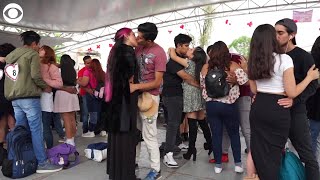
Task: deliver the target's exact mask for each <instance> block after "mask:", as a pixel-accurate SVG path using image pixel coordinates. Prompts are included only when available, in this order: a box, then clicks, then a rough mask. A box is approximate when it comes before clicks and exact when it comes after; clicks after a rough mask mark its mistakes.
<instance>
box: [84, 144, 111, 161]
mask: <svg viewBox="0 0 320 180" xmlns="http://www.w3.org/2000/svg"><path fill="white" fill-rule="evenodd" d="M107 147H108V144H107V143H104V142H99V143H93V144H89V145H88V146H87V148H86V149H85V150H84V153H85V156H86V157H87V158H88V159H92V160H94V161H97V162H101V161H103V160H104V159H106V158H107Z"/></svg>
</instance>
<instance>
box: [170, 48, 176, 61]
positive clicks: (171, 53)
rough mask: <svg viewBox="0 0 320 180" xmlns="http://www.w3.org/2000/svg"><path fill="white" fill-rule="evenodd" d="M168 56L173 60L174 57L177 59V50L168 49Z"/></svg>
mask: <svg viewBox="0 0 320 180" xmlns="http://www.w3.org/2000/svg"><path fill="white" fill-rule="evenodd" d="M168 54H169V56H170V57H171V58H174V57H176V56H177V54H176V48H172V47H171V48H169V49H168Z"/></svg>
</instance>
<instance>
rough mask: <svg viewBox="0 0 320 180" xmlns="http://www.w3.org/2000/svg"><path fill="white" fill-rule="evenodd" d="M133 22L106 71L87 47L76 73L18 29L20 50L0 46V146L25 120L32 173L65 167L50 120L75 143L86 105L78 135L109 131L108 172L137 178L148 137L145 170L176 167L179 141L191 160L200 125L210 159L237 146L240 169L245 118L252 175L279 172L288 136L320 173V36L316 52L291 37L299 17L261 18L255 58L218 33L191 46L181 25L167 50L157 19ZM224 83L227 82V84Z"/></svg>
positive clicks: (310, 172) (309, 167)
mask: <svg viewBox="0 0 320 180" xmlns="http://www.w3.org/2000/svg"><path fill="white" fill-rule="evenodd" d="M137 29H138V32H137V33H134V32H133V31H132V29H129V28H121V29H119V30H118V31H117V32H116V34H115V37H114V41H115V44H114V46H113V47H112V49H111V51H110V53H109V57H108V61H107V68H106V69H107V70H106V72H104V71H103V69H102V67H101V63H100V61H99V60H98V59H92V58H91V57H90V56H85V57H84V58H83V61H84V64H85V67H84V68H82V69H81V70H80V71H79V72H78V75H77V73H76V71H75V69H74V65H75V62H74V60H73V59H72V58H71V57H70V56H69V55H67V54H64V55H62V57H61V60H60V63H59V64H58V63H57V60H56V56H55V52H54V50H53V49H52V48H51V47H49V46H46V45H43V46H41V47H40V36H39V35H38V34H37V33H36V32H34V31H26V32H24V33H22V34H21V39H22V41H23V47H21V48H15V47H14V46H12V45H11V44H9V43H6V44H2V45H0V62H1V63H0V67H1V72H2V73H0V80H1V83H0V100H1V101H0V117H1V119H0V151H1V150H2V149H3V144H4V143H5V135H6V131H7V129H8V130H10V129H13V128H14V127H15V126H16V125H23V126H25V127H28V128H29V129H30V131H31V134H32V142H33V149H34V152H35V155H36V158H37V160H38V169H37V172H38V173H47V172H56V171H59V170H61V169H62V168H61V167H60V166H57V165H54V164H52V163H51V162H49V161H48V160H47V156H46V153H45V147H46V148H48V149H50V148H52V147H53V135H52V128H51V126H52V124H53V125H54V127H55V129H56V131H57V133H58V135H59V142H64V143H67V144H70V145H72V146H76V144H75V139H74V138H75V136H76V132H77V129H76V127H77V121H76V112H77V111H79V110H80V109H81V121H82V123H83V125H82V137H85V138H92V137H95V136H96V135H97V133H96V129H100V131H99V132H100V134H101V135H102V136H105V135H106V132H107V133H108V155H107V174H108V175H109V179H114V180H134V179H138V178H137V177H136V174H135V172H136V171H135V170H136V168H137V167H138V166H139V159H140V150H141V141H142V140H143V141H144V143H145V145H146V147H147V151H148V155H149V160H150V167H151V170H150V172H149V173H148V174H147V176H146V177H145V178H144V179H145V180H156V179H160V178H161V168H160V163H161V158H163V160H162V161H163V164H164V165H166V166H167V167H169V168H179V164H178V163H177V162H176V160H175V156H174V152H175V147H176V146H177V145H180V146H179V147H183V148H185V149H186V148H187V151H186V153H185V154H183V158H184V159H186V160H190V159H191V157H192V160H193V161H196V160H197V158H196V157H197V149H196V140H197V132H198V126H199V127H200V129H201V130H202V131H203V135H204V138H205V143H204V149H205V150H208V155H210V154H211V153H213V156H214V159H210V160H209V163H214V164H215V165H214V168H213V169H214V170H213V171H214V172H215V173H216V174H219V173H222V171H223V166H222V163H224V162H228V161H229V158H228V151H229V147H230V145H231V149H232V153H233V158H234V171H235V172H236V173H243V172H244V167H243V165H242V160H241V142H240V128H241V132H242V134H243V136H244V138H245V145H246V153H247V162H246V166H247V167H246V170H247V172H246V175H245V176H244V179H245V180H250V179H251V180H257V179H261V180H271V179H278V177H279V172H280V166H281V157H282V154H283V151H284V148H285V145H286V143H287V141H288V139H290V141H291V143H292V145H293V146H294V148H295V149H296V151H297V153H298V155H299V157H300V160H301V161H302V162H303V163H304V165H305V173H306V177H307V179H308V180H313V179H314V180H319V179H320V175H319V165H318V161H317V159H316V158H318V157H319V150H320V148H319V146H320V142H319V139H320V138H318V137H319V132H320V115H319V112H320V111H319V108H318V107H319V104H320V103H319V88H318V81H317V79H318V80H319V69H318V68H319V65H320V37H318V38H317V40H316V41H315V43H314V45H313V47H312V51H311V54H310V53H308V52H306V51H305V50H303V49H301V48H299V47H298V46H296V39H295V36H296V34H297V25H296V23H295V22H294V21H293V20H292V19H287V18H285V19H282V20H279V21H278V22H276V24H275V26H272V25H270V24H263V25H259V26H258V27H257V28H256V29H255V31H254V33H253V36H252V39H251V43H250V52H249V57H243V56H241V55H239V54H233V53H230V52H229V49H228V47H227V45H226V44H225V43H224V42H223V41H217V42H215V43H213V44H212V45H210V46H208V48H207V49H206V51H205V50H204V49H203V48H202V47H195V48H191V47H190V44H191V42H192V38H191V37H190V36H189V35H186V34H179V35H177V36H176V37H175V38H174V40H173V41H174V45H175V47H174V48H169V49H168V51H167V52H166V51H165V50H164V49H163V48H162V47H161V46H160V45H159V44H157V43H156V42H155V39H156V37H157V35H158V28H157V26H156V25H155V24H154V23H150V22H146V23H142V24H140V25H139V26H138V28H137ZM167 54H168V56H169V58H167ZM217 76H218V77H219V81H216V82H218V83H216V84H215V86H214V87H213V85H212V83H215V82H214V81H213V80H214V79H217V78H216V77H217ZM77 86H79V87H80V91H79V93H78V90H77ZM218 86H219V87H220V86H221V87H222V86H223V87H224V88H223V89H222V90H221V92H220V91H219V92H218V89H219V87H218ZM219 90H220V89H219ZM221 93H222V94H221ZM77 94H78V95H77ZM106 95H108V97H107V96H106ZM104 98H105V99H104ZM160 102H163V106H164V107H163V108H164V110H165V118H166V123H167V126H166V137H165V143H164V147H163V152H160V149H159V143H158V140H157V119H158V111H159V108H160ZM266 107H268V108H266ZM103 114H104V115H103ZM60 118H61V119H62V120H63V124H64V128H65V130H63V126H62V124H61V121H60ZM181 124H184V125H186V124H187V125H188V127H189V128H188V134H189V136H188V137H185V134H186V131H185V128H182V129H183V131H181V132H180V126H181ZM180 134H184V139H188V141H189V143H188V145H186V144H184V143H183V142H182V140H181V139H180V138H181V137H180ZM181 145H183V146H181ZM161 153H162V154H163V155H161ZM162 156H163V157H162Z"/></svg>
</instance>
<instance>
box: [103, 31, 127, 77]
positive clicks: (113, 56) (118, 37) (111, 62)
mask: <svg viewBox="0 0 320 180" xmlns="http://www.w3.org/2000/svg"><path fill="white" fill-rule="evenodd" d="M131 32H132V30H131V29H130V28H121V29H119V30H118V31H117V32H116V34H115V36H114V41H115V44H114V46H113V47H112V48H111V50H110V54H109V57H108V65H107V73H106V78H107V79H109V81H110V82H112V80H113V73H114V67H115V65H116V62H117V60H120V59H118V58H117V56H119V53H120V52H118V49H119V47H120V45H122V44H123V43H124V40H125V35H127V36H129V35H130V33H131Z"/></svg>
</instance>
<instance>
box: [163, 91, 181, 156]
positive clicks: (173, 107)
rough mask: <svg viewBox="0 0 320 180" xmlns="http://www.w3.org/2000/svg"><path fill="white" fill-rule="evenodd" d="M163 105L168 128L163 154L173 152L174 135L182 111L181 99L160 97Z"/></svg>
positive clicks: (178, 97) (177, 97) (179, 97)
mask: <svg viewBox="0 0 320 180" xmlns="http://www.w3.org/2000/svg"><path fill="white" fill-rule="evenodd" d="M162 100H163V104H164V106H165V107H166V109H167V112H168V119H167V121H168V126H167V132H166V146H165V153H168V152H173V148H174V145H175V142H176V135H177V132H178V128H179V126H180V123H181V116H182V110H183V97H182V96H174V97H162Z"/></svg>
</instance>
